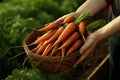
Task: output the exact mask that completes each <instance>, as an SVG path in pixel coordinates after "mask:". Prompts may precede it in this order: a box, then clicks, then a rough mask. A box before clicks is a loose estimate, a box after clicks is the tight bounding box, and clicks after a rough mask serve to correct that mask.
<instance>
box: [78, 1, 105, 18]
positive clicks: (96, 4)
mask: <svg viewBox="0 0 120 80" xmlns="http://www.w3.org/2000/svg"><path fill="white" fill-rule="evenodd" d="M106 5H107V3H106V1H105V0H87V1H86V2H84V3H83V4H82V5H81V6H80V7H79V8H78V9H77V10H76V13H78V15H76V16H79V14H82V13H91V14H92V15H95V14H96V13H98V12H99V11H100V10H102V9H103V8H105V7H106Z"/></svg>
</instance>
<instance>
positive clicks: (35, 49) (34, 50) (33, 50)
mask: <svg viewBox="0 0 120 80" xmlns="http://www.w3.org/2000/svg"><path fill="white" fill-rule="evenodd" d="M41 44H43V43H42V42H41V43H39V44H38V45H37V46H36V47H35V48H34V49H32V52H34V53H35V52H36V51H37V50H38V48H39V47H40V46H41Z"/></svg>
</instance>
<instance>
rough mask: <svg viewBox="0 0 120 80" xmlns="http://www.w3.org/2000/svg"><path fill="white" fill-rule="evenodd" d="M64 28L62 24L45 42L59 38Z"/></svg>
mask: <svg viewBox="0 0 120 80" xmlns="http://www.w3.org/2000/svg"><path fill="white" fill-rule="evenodd" d="M63 30H64V27H63V26H61V27H60V28H59V29H58V30H57V31H56V32H55V34H53V36H52V37H50V38H49V39H48V40H47V41H45V43H49V42H52V41H54V40H56V39H57V38H58V36H59V35H60V34H61V33H62V31H63Z"/></svg>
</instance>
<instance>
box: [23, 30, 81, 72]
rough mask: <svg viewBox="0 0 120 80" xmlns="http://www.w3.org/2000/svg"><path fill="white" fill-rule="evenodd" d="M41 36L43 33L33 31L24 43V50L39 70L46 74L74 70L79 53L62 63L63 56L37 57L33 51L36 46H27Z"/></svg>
mask: <svg viewBox="0 0 120 80" xmlns="http://www.w3.org/2000/svg"><path fill="white" fill-rule="evenodd" d="M41 35H42V33H41V32H39V31H36V30H35V31H32V32H31V33H30V34H28V35H27V36H26V37H25V39H24V41H23V46H24V50H25V52H26V54H27V56H28V58H29V59H30V60H31V62H32V63H33V64H34V65H35V66H36V67H37V68H39V69H41V70H43V71H46V72H63V71H67V70H70V69H71V68H73V64H74V63H75V62H76V61H77V60H78V58H79V57H80V54H79V53H78V51H76V52H74V53H72V54H70V55H68V56H65V57H64V59H63V60H62V62H61V63H60V60H61V56H56V57H52V56H41V55H36V54H34V53H33V52H32V51H31V50H32V49H33V48H34V47H35V45H33V46H29V47H28V46H27V45H28V44H30V43H32V42H33V41H35V40H36V38H37V37H38V36H41ZM59 63H60V64H59Z"/></svg>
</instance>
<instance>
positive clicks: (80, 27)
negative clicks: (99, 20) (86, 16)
mask: <svg viewBox="0 0 120 80" xmlns="http://www.w3.org/2000/svg"><path fill="white" fill-rule="evenodd" d="M85 28H86V23H85V22H83V21H81V22H80V23H79V32H80V34H81V35H82V38H83V40H84V41H86V40H85V37H84V33H85Z"/></svg>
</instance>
